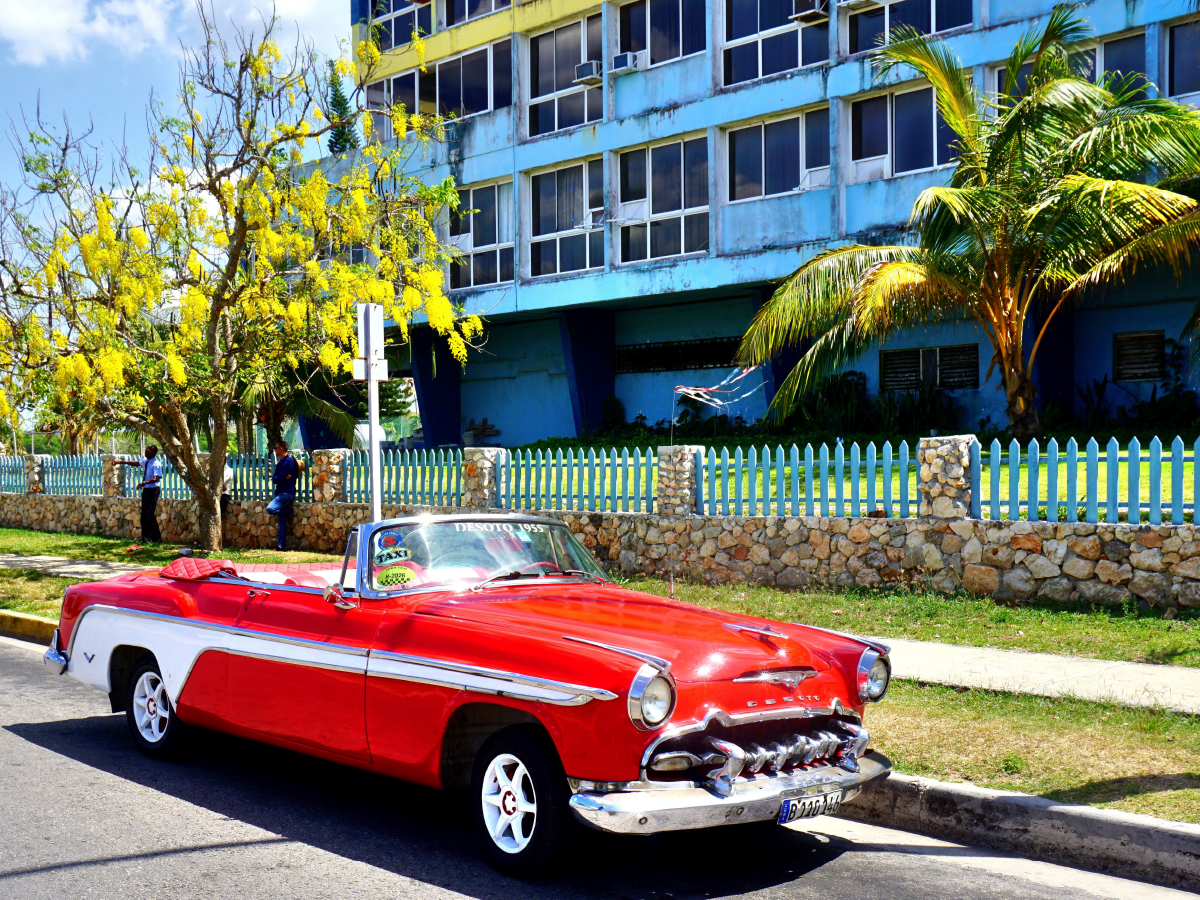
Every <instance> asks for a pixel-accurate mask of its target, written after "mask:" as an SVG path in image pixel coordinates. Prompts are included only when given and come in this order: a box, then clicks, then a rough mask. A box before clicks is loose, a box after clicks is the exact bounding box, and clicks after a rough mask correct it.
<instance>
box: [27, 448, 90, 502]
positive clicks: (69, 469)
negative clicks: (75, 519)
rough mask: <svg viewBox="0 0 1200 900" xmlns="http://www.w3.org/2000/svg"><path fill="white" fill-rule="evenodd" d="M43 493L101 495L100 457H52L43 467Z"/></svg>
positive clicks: (47, 459)
mask: <svg viewBox="0 0 1200 900" xmlns="http://www.w3.org/2000/svg"><path fill="white" fill-rule="evenodd" d="M22 481H24V477H22ZM42 492H43V493H46V494H100V493H102V488H101V475H100V457H98V456H50V457H47V458H46V460H45V461H44V464H43V466H42Z"/></svg>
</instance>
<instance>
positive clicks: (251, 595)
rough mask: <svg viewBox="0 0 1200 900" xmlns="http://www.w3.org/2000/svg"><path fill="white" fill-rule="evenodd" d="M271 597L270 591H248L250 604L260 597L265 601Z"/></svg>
mask: <svg viewBox="0 0 1200 900" xmlns="http://www.w3.org/2000/svg"><path fill="white" fill-rule="evenodd" d="M270 596H271V592H270V591H246V603H247V604H249V603H251V602H252V601H254V600H257V599H258V598H259V597H261V598H263V599H264V600H265V599H266V598H267V597H270Z"/></svg>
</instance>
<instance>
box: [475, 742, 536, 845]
mask: <svg viewBox="0 0 1200 900" xmlns="http://www.w3.org/2000/svg"><path fill="white" fill-rule="evenodd" d="M481 802H482V803H483V821H484V823H485V824H486V825H487V829H488V834H490V835H491V836H492V840H493V841H494V842H495V844H496V846H497V847H499V848H500V849H501V850H503V851H504V852H505V853H520V852H521V851H522V850H524V849H525V848H526V847H527V846H529V841H530V839H531V838H532V837H533V829H534V827H535V826H536V824H537V797H536V795H535V794H534V792H533V779H532V778H530V777H529V772H528V770H526V768H525V764H524V763H523V762H521V761H520V760H519V759H517V758H516V757H515V756H513V755H512V754H509V753H501V754H500V755H499V756H497V757H496V758H495V759H493V760H492V761H491V763H490V764H489V765H488V767H487V771H486V772H485V773H484V776H483V796H482V798H481Z"/></svg>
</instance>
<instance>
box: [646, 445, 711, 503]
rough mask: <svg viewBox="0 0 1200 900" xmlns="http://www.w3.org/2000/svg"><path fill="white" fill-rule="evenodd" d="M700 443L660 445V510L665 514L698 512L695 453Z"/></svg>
mask: <svg viewBox="0 0 1200 900" xmlns="http://www.w3.org/2000/svg"><path fill="white" fill-rule="evenodd" d="M703 452H704V448H703V447H699V446H691V445H688V446H684V445H677V446H674V447H659V448H658V509H657V512H658V513H659V514H660V515H664V516H691V515H695V513H696V478H697V475H696V454H697V453H703Z"/></svg>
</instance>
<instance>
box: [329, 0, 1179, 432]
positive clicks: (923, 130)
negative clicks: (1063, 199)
mask: <svg viewBox="0 0 1200 900" xmlns="http://www.w3.org/2000/svg"><path fill="white" fill-rule="evenodd" d="M368 2H370V0H352V6H351V16H352V19H353V21H354V22H356V23H360V22H362V21H364V20H365V19H366V17H367V14H368V12H369V9H368V7H367V3H368ZM375 2H382V4H383V6H382V8H380V9H379V11H378V12H377V21H378V22H379V24H380V25H381V26H383V27H384V30H385V39H384V47H385V50H386V52H385V53H384V65H383V76H385V77H381V78H380V79H379V80H378V81H376V82H375V83H373V84H372V85H370V86H369V99H370V100H371V101H372V102H373V103H374V104H376V105H378V106H383V105H386V104H390V103H396V102H404V103H405V104H406V105H407V106H408V108H409V109H410V110H411V109H420V110H422V111H434V110H436V111H439V112H441V113H442V114H447V115H454V116H458V117H460V120H459V121H458V122H457V123H455V124H454V126H453V127H452V129H451V130H450V135H451V139H450V140H449V141H448V143H447V144H446V145H444V146H440V147H436V148H434V149H432V150H431V151H430V153H429V154H428V155H427V156H425V157H423V158H422V159H421V160H420V163H419V164H420V165H421V166H422V167H423V168H422V170H421V175H422V177H427V178H428V179H431V180H432V179H441V178H444V177H445V176H447V175H452V176H453V177H454V178H455V180H456V182H457V183H458V184H459V185H460V186H461V189H462V191H463V208H464V209H472V210H475V212H474V213H473V214H471V215H469V216H465V217H463V218H462V219H461V220H456V221H454V222H450V223H447V225H446V233H447V237H448V238H449V239H450V240H452V241H454V242H455V243H456V244H457V245H458V246H459V248H460V249H461V250H462V251H463V254H464V264H463V265H461V266H454V267H453V271H451V272H448V273H447V274H448V278H449V281H450V285H451V287H452V289H453V292H454V294H455V295H456V296H457V297H458V299H459V300H461V302H462V304H463V305H464V307H465V308H466V309H467V310H468V311H470V312H475V313H480V314H482V315H484V316H485V317H486V319H487V322H488V327H487V336H486V344H485V346H484V347H483V348H482V350H481V351H479V352H476V353H473V354H472V356H471V359H470V361H469V363H468V365H467V366H466V368H465V370H460V369H459V368H458V367H457V366H455V365H453V364H452V363H451V362H450V361H449V360H448V358H447V359H437V360H435V358H434V357H435V355H436V354H439V353H443V351H442V350H441V349H440V348H438V347H437V346H436V344H435V342H432V341H431V340H430V337H429V334H428V329H424V330H422V329H419V328H418V329H416V330H415V331H414V335H415V337H414V343H413V368H412V374H413V376H414V379H415V382H416V387H417V391H418V397H419V402H420V409H421V414H422V417H423V424H424V433H425V436H426V441H427V443H428V444H429V445H430V446H435V445H439V444H448V443H458V442H460V441H461V439H462V433H463V431H464V429H465V428H466V426H467V424H468V423H469V422H470V421H471V420H474V421H476V422H479V421H480V420H481V419H483V418H487V419H488V421H489V422H491V423H493V424H494V425H496V426H497V427H498V428H499V430H500V435H499V437H498V438H496V439H494V440H495V442H498V443H503V444H505V445H508V446H515V445H519V444H522V443H526V442H530V441H534V440H537V439H540V438H544V437H550V436H563V435H578V434H582V433H583V432H584V431H585V430H587V429H591V428H595V427H596V426H597V425H598V424H599V423H600V418H601V407H602V405H603V403H604V401H605V399H606V398H608V397H616V398H618V399H619V400H620V401H621V404H622V405H623V406H624V409H625V413H626V417H627V418H628V419H633V418H634V417H635V416H637V415H639V414H640V415H644V416H645V417H646V418H647V419H648V420H649V421H650V422H654V421H656V420H660V419H664V418H666V417H668V416H669V415H670V414H671V411H672V402H673V394H672V390H673V388H674V386H675V385H678V384H713V383H715V382H717V381H719V380H721V378H723V377H724V376H725V375H726V374H727V373H728V372H729V371H730V368H731V355H732V352H733V348H734V347H736V343H737V339H738V338H739V337H740V336H741V335H742V333H743V332H744V330H745V328H746V326H747V324H748V323H749V321H750V319H751V317H752V316H753V314H754V312H755V310H756V309H758V307H759V306H760V305H761V304H762V303H763V301H764V299H765V298H766V297H769V296H770V293H771V292H772V291H773V289H774V286H775V285H776V284H777V283H778V282H779V280H780V279H782V278H784V277H785V276H787V275H788V274H789V273H790V272H792V271H793V270H794V269H796V267H797V266H799V265H800V264H801V263H802V262H803V261H805V260H806V259H809V258H811V257H812V256H813V255H814V254H816V253H818V252H819V251H821V250H822V249H824V248H827V247H830V246H834V245H838V244H843V243H852V242H865V243H872V242H876V243H880V242H892V241H894V240H896V239H897V238H898V235H897V230H898V229H899V228H900V226H902V225H903V223H904V222H905V221H906V220H907V218H908V215H909V212H910V210H911V208H912V204H913V201H914V200H915V199H916V197H917V195H918V194H919V193H920V191H921V190H922V189H924V188H925V187H927V186H929V185H932V184H936V183H938V182H941V181H944V180H945V179H946V178H947V174H948V172H949V171H950V170H949V166H950V165H951V164H952V163H951V162H950V159H949V154H948V152H947V148H946V141H947V135H946V134H945V133H944V129H943V128H942V127H941V126H940V125H939V122H938V120H937V116H936V113H935V110H934V104H933V97H932V91H931V89H930V88H929V87H928V85H926V84H923V83H922V82H920V81H905V80H902V79H903V77H904V76H903V75H902V74H901V73H896V75H895V77H892V78H889V79H888V81H887V82H886V83H881V82H880V81H879V80H878V79H877V78H876V76H875V73H874V72H873V71H872V68H871V66H870V63H869V60H868V59H867V54H868V52H869V50H870V48H871V47H873V46H874V45H875V42H876V36H877V35H879V34H880V33H886V32H887V30H888V29H889V28H891V27H895V26H897V25H899V24H901V23H908V24H912V25H915V26H917V27H919V28H922V29H923V30H925V31H929V32H935V33H937V34H939V35H943V36H944V37H945V38H946V39H947V41H948V42H949V43H950V45H951V46H952V47H953V49H954V51H955V52H956V53H957V54H958V56H959V57H960V58H961V59H962V61H963V64H964V66H966V67H969V68H970V70H971V74H972V77H973V79H974V82H975V84H977V85H980V86H982V87H984V88H985V89H987V90H990V91H994V90H995V89H996V87H997V79H998V78H999V77H1001V76H1000V70H1001V69H1002V67H1003V65H1004V59H1005V57H1006V56H1007V54H1008V53H1009V52H1010V50H1011V48H1012V46H1013V44H1014V43H1015V41H1016V40H1017V39H1018V38H1019V37H1020V35H1021V34H1022V33H1023V32H1024V31H1025V30H1026V29H1027V28H1028V27H1029V26H1030V25H1031V24H1032V23H1033V22H1035V21H1036V20H1037V19H1038V18H1039V17H1044V16H1045V15H1046V14H1047V13H1048V12H1049V10H1050V9H1051V7H1052V3H1051V0H896V2H891V3H879V2H875V0H842V2H837V0H630V2H624V3H622V2H602V3H600V2H596V0H527V2H521V3H517V2H515V0H513V2H510V0H467V2H466V5H465V6H464V4H463V0H432V2H431V3H409V2H406V0H375ZM389 2H390V3H391V5H390V6H389V5H388V4H389ZM1083 12H1084V14H1085V15H1086V16H1087V17H1088V18H1089V19H1090V21H1091V23H1092V25H1093V27H1094V29H1095V32H1096V36H1097V37H1096V43H1095V49H1094V59H1095V68H1096V69H1097V70H1098V71H1101V72H1103V71H1123V72H1128V71H1138V72H1144V73H1146V75H1147V77H1148V79H1149V82H1150V86H1149V88H1148V90H1149V91H1151V92H1158V93H1161V94H1164V95H1168V96H1172V97H1175V98H1179V99H1181V100H1184V101H1192V100H1194V99H1196V98H1197V97H1200V16H1197V14H1196V13H1195V12H1194V11H1193V7H1192V4H1191V3H1190V2H1189V0H1163V2H1154V3H1151V2H1146V0H1095V2H1091V3H1088V4H1085V5H1084V6H1083ZM414 22H418V23H419V24H420V25H421V27H422V28H423V29H428V30H429V31H431V32H432V33H431V34H430V36H429V37H427V38H426V39H425V56H424V71H420V60H419V59H418V57H417V55H416V52H415V50H414V49H413V47H412V46H411V44H410V43H409V41H408V38H409V36H410V35H411V29H412V27H413V23H414ZM360 28H361V26H360ZM910 75H911V73H910ZM1196 296H1197V292H1196V291H1194V290H1192V289H1191V287H1190V286H1188V285H1183V286H1178V285H1176V284H1174V283H1173V282H1170V283H1168V282H1166V281H1159V280H1153V279H1150V280H1145V281H1144V282H1142V283H1139V284H1138V285H1137V286H1136V289H1134V288H1130V289H1129V290H1125V291H1120V292H1114V293H1112V294H1111V295H1105V296H1104V297H1101V298H1097V299H1096V300H1095V301H1093V302H1091V303H1089V304H1088V305H1086V306H1085V307H1082V308H1080V309H1077V310H1076V311H1074V312H1073V314H1071V315H1067V316H1063V317H1062V319H1061V321H1060V322H1058V324H1057V325H1056V326H1055V327H1054V329H1053V331H1054V333H1053V334H1052V335H1051V336H1050V339H1051V341H1052V344H1053V352H1051V353H1046V354H1044V356H1045V358H1046V360H1047V361H1046V362H1045V363H1044V364H1042V365H1041V367H1040V368H1041V371H1039V372H1037V373H1036V376H1037V379H1038V383H1039V388H1040V392H1041V396H1042V399H1043V400H1045V399H1047V398H1050V397H1058V398H1059V399H1060V400H1061V401H1062V402H1064V403H1067V404H1074V403H1076V402H1077V394H1076V391H1075V385H1077V384H1079V385H1087V384H1090V383H1091V382H1092V381H1093V380H1094V379H1100V378H1103V377H1105V376H1107V378H1108V380H1109V381H1110V382H1115V383H1116V385H1117V387H1116V388H1115V389H1114V390H1117V391H1118V393H1119V394H1120V397H1121V398H1130V399H1127V400H1126V401H1125V402H1127V403H1132V402H1133V399H1136V398H1140V397H1143V396H1145V395H1147V394H1148V393H1149V391H1150V390H1151V388H1152V386H1153V385H1154V384H1156V383H1157V382H1158V381H1160V380H1161V379H1162V378H1163V377H1164V374H1165V373H1164V363H1163V357H1164V353H1163V348H1164V346H1169V341H1170V340H1172V339H1174V338H1177V337H1178V336H1179V332H1180V329H1181V327H1182V324H1183V322H1184V321H1185V320H1186V318H1187V316H1188V314H1189V313H1190V310H1191V308H1192V306H1193V304H1194V302H1195V299H1196ZM990 355H991V353H990V347H989V345H988V344H987V342H986V340H985V339H984V338H983V336H982V334H981V333H980V332H979V331H978V330H977V329H976V328H975V327H973V326H970V325H932V326H930V327H928V328H923V329H918V330H914V331H913V332H911V333H909V334H906V335H904V336H903V337H901V338H897V339H895V340H893V341H891V342H889V343H888V344H887V345H886V346H882V347H879V348H877V349H875V350H873V351H871V352H870V353H868V354H867V355H866V356H864V357H863V358H862V359H861V360H860V361H859V363H858V364H857V365H856V366H855V368H856V369H859V370H861V371H863V372H865V373H866V375H867V378H868V384H869V387H870V389H871V390H872V391H873V392H874V391H880V390H903V389H906V388H912V387H915V386H918V385H921V384H928V385H933V386H935V387H937V388H939V389H942V390H946V391H949V392H950V393H951V395H952V396H953V397H954V398H955V399H956V402H957V403H958V404H959V405H960V407H961V408H962V410H963V424H964V425H965V426H967V427H973V426H974V425H975V423H976V422H977V420H979V419H981V418H988V417H990V418H991V419H992V420H993V421H994V422H996V423H1003V422H1005V415H1004V398H1003V394H1002V392H1001V391H999V390H997V389H996V382H995V379H994V378H993V379H992V381H991V382H989V381H988V380H987V377H986V376H987V370H988V366H989V362H990ZM788 362H789V361H787V360H782V361H780V363H779V364H777V365H776V366H774V367H771V368H768V369H767V370H765V371H764V372H762V373H761V374H759V373H756V374H755V375H754V376H752V377H753V378H754V379H761V382H762V389H761V390H758V391H756V392H754V393H752V394H750V396H748V397H746V398H745V399H744V400H743V401H741V403H740V405H739V408H738V409H737V410H735V412H737V413H739V414H741V415H742V416H743V417H744V418H746V419H747V420H753V419H756V418H758V417H760V416H761V415H763V413H764V412H765V410H766V406H767V403H768V402H769V400H770V399H771V396H772V392H773V390H774V386H775V384H777V383H778V382H779V380H781V379H782V376H783V375H784V374H785V373H786V366H787V364H788ZM1117 402H1118V403H1121V402H1122V401H1121V400H1118V401H1117Z"/></svg>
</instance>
